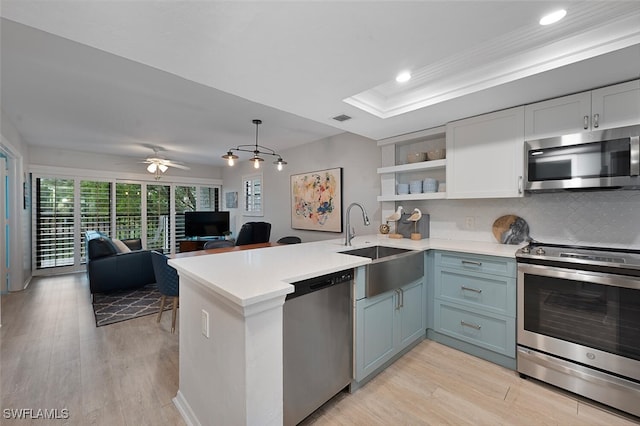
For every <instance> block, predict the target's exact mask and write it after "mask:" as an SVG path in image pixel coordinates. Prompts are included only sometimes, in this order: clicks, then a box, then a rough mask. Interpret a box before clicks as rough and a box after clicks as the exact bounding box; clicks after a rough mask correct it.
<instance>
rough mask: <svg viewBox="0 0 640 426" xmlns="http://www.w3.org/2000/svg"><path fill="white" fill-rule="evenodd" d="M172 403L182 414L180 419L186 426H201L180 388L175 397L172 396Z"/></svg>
mask: <svg viewBox="0 0 640 426" xmlns="http://www.w3.org/2000/svg"><path fill="white" fill-rule="evenodd" d="M173 404H174V405H175V406H176V408H177V409H178V411H179V412H180V415H181V416H182V419H183V420H184V422H185V423H186V424H187V425H188V426H202V424H201V423H200V421H198V418H197V417H196V415H195V413H194V412H193V410H192V409H191V406H190V405H189V403H188V402H187V400H186V399H185V398H184V395H183V394H182V392H180V390H178V393H177V394H176V397H175V398H173Z"/></svg>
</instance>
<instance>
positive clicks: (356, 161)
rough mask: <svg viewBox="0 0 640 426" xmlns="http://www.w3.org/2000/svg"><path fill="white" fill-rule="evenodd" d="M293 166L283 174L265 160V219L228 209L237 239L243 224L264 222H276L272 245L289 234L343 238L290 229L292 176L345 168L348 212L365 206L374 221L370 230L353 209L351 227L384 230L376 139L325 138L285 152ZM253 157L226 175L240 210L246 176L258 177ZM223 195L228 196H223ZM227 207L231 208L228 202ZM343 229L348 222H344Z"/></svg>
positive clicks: (243, 159)
mask: <svg viewBox="0 0 640 426" xmlns="http://www.w3.org/2000/svg"><path fill="white" fill-rule="evenodd" d="M280 154H282V157H283V158H284V159H285V161H287V162H288V165H287V166H286V167H285V169H284V170H283V171H281V172H278V171H277V170H276V169H275V166H274V165H272V164H271V163H272V161H268V160H269V159H266V160H265V162H264V163H265V164H263V166H262V167H261V168H260V172H261V173H262V174H263V179H264V189H263V192H264V216H263V217H251V216H243V215H242V212H241V210H240V209H228V210H230V211H231V216H232V232H233V234H234V235H237V231H238V230H239V229H240V227H241V226H242V224H243V223H245V222H251V221H265V222H270V223H271V241H276V240H277V239H278V238H280V237H283V236H286V235H297V236H299V237H301V238H302V241H304V242H308V241H318V240H326V239H332V238H340V237H342V236H344V234H343V233H342V234H339V233H332V232H318V231H302V230H297V229H292V228H291V212H290V206H291V199H290V198H291V196H290V177H291V175H293V174H298V173H305V172H310V171H315V170H322V169H329V168H334V167H342V168H343V176H342V183H343V188H342V189H343V197H342V201H343V211H345V212H346V208H347V206H348V205H349V204H350V203H352V202H359V203H361V204H362V205H363V206H364V207H365V209H366V210H367V213H368V214H369V218H370V219H371V220H372V223H371V225H370V226H368V227H365V226H364V225H363V223H362V216H361V214H360V213H359V210H356V209H353V210H352V211H351V223H352V225H353V226H354V228H355V230H356V234H358V235H363V234H371V233H376V232H378V227H379V226H380V203H378V202H377V198H376V197H377V196H378V195H380V178H379V176H378V175H377V173H376V169H377V167H379V164H380V148H378V146H377V144H376V142H375V141H373V140H371V139H368V138H364V137H361V136H357V135H354V134H351V133H342V134H340V135H336V136H334V137H331V138H326V139H321V140H319V141H316V142H312V143H309V144H306V145H303V146H300V147H296V148H292V149H289V150H286V151H282V152H280ZM249 157H250V155H249V154H246V155H242V156H241V158H240V159H239V160H238V162H237V164H236V165H235V166H233V167H226V168H225V169H224V172H223V180H224V186H223V193H227V192H233V191H237V192H238V195H239V200H238V206H239V207H240V206H241V202H242V200H241V196H242V190H241V185H242V176H243V175H249V174H254V173H255V169H254V168H253V167H252V165H251V164H250V163H249V162H248V161H247V160H248V158H249ZM223 197H224V194H223ZM223 208H224V209H225V210H227V208H226V206H225V205H224V203H223ZM343 227H344V224H343Z"/></svg>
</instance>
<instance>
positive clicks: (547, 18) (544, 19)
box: [540, 9, 567, 25]
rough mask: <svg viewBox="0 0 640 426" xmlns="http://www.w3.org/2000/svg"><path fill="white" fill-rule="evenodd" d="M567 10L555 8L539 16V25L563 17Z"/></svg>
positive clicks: (553, 21)
mask: <svg viewBox="0 0 640 426" xmlns="http://www.w3.org/2000/svg"><path fill="white" fill-rule="evenodd" d="M566 14H567V11H566V10H564V9H560V10H556V11H555V12H551V13H549V14H547V15H544V16H543V17H542V18H540V25H551V24H554V23H556V22H558V21H559V20H561V19H562V18H564V17H565V15H566Z"/></svg>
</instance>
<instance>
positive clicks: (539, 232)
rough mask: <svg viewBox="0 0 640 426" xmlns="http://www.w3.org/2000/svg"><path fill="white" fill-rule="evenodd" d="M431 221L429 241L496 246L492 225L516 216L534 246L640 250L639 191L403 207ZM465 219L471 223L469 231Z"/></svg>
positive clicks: (453, 201) (571, 193)
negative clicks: (418, 211) (416, 209)
mask: <svg viewBox="0 0 640 426" xmlns="http://www.w3.org/2000/svg"><path fill="white" fill-rule="evenodd" d="M402 204H403V206H404V207H405V210H406V209H407V208H409V209H413V208H414V207H419V208H420V209H421V210H422V211H423V212H425V213H429V214H430V215H431V218H430V219H431V231H430V232H431V237H433V238H448V239H466V240H472V241H496V240H495V238H494V236H493V233H492V231H491V229H492V226H493V222H494V221H495V220H496V219H497V218H498V217H500V216H502V215H507V214H514V215H518V216H520V217H522V218H523V219H524V220H526V221H527V223H528V224H529V230H530V236H531V238H533V239H534V240H537V241H541V242H545V243H555V244H579V245H590V246H606V247H624V248H629V247H632V248H635V249H640V191H599V192H555V193H542V194H528V195H527V196H525V197H524V198H508V199H483V200H433V201H423V202H419V203H415V204H414V203H410V202H403V203H402ZM467 218H472V219H471V222H472V223H471V224H470V225H471V226H468V225H469V224H468V222H469V221H468V220H467Z"/></svg>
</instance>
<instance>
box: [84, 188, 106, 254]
mask: <svg viewBox="0 0 640 426" xmlns="http://www.w3.org/2000/svg"><path fill="white" fill-rule="evenodd" d="M86 231H100V232H102V233H104V234H105V235H111V183H110V182H100V181H90V180H82V181H80V233H81V238H80V261H81V262H82V263H84V262H86V261H87V248H86V247H85V244H86V243H85V240H84V233H85V232H86Z"/></svg>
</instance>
